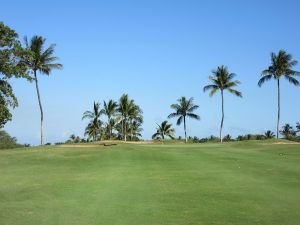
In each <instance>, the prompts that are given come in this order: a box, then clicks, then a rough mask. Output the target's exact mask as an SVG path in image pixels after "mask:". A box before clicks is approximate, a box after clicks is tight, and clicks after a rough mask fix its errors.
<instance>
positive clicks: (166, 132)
mask: <svg viewBox="0 0 300 225" xmlns="http://www.w3.org/2000/svg"><path fill="white" fill-rule="evenodd" d="M157 126H158V127H157V128H156V133H155V134H153V135H152V139H155V138H157V137H161V138H162V139H163V140H164V139H165V136H168V137H169V138H171V139H174V133H175V129H174V128H172V124H168V121H167V120H165V121H164V122H162V123H161V125H159V124H157Z"/></svg>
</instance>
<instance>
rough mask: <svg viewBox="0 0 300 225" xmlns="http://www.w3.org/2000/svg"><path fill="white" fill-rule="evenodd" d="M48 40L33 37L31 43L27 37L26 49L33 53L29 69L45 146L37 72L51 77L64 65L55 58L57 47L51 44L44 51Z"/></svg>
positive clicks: (29, 61) (28, 62)
mask: <svg viewBox="0 0 300 225" xmlns="http://www.w3.org/2000/svg"><path fill="white" fill-rule="evenodd" d="M45 42H46V39H45V38H43V37H41V36H33V37H32V39H31V40H30V43H29V42H28V40H27V37H25V44H26V48H27V49H28V50H30V52H31V56H32V57H31V58H30V59H28V60H27V64H28V66H29V68H30V69H31V70H32V72H33V75H34V81H35V87H36V92H37V96H38V102H39V107H40V113H41V128H40V129H41V145H42V144H43V120H44V113H43V107H42V102H41V96H40V91H39V85H38V79H37V72H40V73H41V74H46V75H50V73H51V71H52V69H62V68H63V65H62V64H60V63H56V61H57V60H58V57H56V56H54V55H53V54H54V48H55V45H54V44H51V45H50V46H49V47H48V48H46V50H44V45H45Z"/></svg>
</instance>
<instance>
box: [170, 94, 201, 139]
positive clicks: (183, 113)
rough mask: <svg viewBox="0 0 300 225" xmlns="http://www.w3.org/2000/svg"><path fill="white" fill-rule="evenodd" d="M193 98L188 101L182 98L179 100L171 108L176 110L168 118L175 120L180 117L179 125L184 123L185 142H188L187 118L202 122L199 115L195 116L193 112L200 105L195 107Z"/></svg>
mask: <svg viewBox="0 0 300 225" xmlns="http://www.w3.org/2000/svg"><path fill="white" fill-rule="evenodd" d="M193 100H194V99H193V98H190V99H189V100H187V99H186V97H181V98H180V99H178V100H177V101H178V103H176V104H172V105H171V108H172V109H174V110H175V112H174V113H171V114H170V115H169V116H168V118H169V119H170V118H174V117H179V118H178V120H177V125H178V126H179V125H181V123H182V122H183V125H184V135H185V142H187V135H186V117H189V118H192V119H196V120H200V116H198V115H197V114H194V113H193V111H195V110H196V109H198V108H199V106H198V105H194V103H193Z"/></svg>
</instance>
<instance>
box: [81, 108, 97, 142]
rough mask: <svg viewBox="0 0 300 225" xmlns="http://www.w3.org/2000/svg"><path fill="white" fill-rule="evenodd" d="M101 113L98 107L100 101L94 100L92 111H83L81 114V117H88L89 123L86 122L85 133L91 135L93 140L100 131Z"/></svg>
mask: <svg viewBox="0 0 300 225" xmlns="http://www.w3.org/2000/svg"><path fill="white" fill-rule="evenodd" d="M101 114H102V110H101V109H100V103H98V102H94V106H93V111H85V112H84V113H83V116H82V119H90V123H89V124H88V126H87V128H86V132H85V133H86V135H89V136H91V137H93V140H94V141H96V138H97V136H98V135H99V134H100V133H101V125H102V122H101V120H100V116H101Z"/></svg>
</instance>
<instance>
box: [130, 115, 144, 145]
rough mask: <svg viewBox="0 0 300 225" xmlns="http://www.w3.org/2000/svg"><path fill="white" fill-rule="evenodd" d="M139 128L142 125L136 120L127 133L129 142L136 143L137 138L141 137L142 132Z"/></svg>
mask: <svg viewBox="0 0 300 225" xmlns="http://www.w3.org/2000/svg"><path fill="white" fill-rule="evenodd" d="M141 126H142V123H140V122H139V121H137V120H134V121H133V122H132V123H131V124H130V128H129V129H128V132H130V140H131V141H138V140H139V137H142V134H141V132H142V131H143V128H142V127H141Z"/></svg>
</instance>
